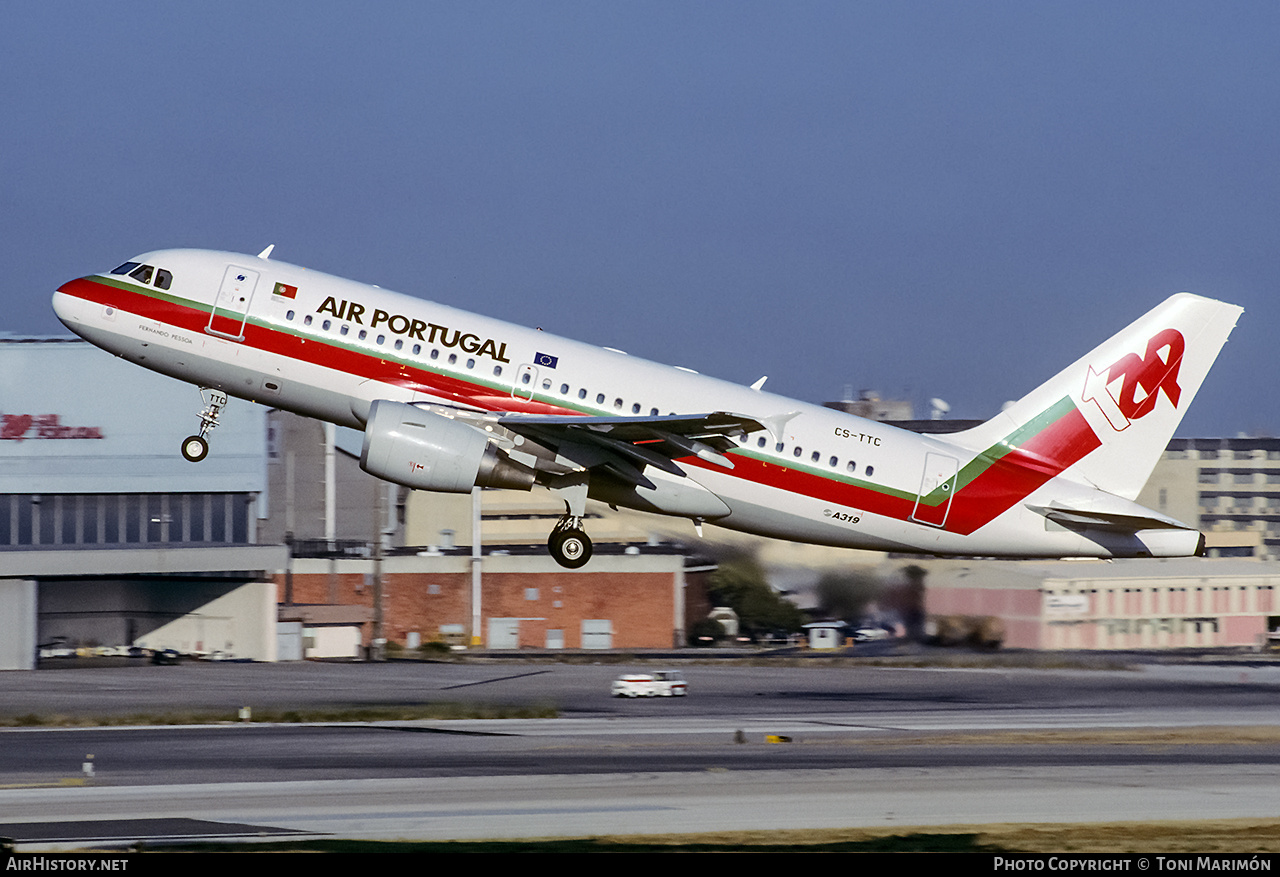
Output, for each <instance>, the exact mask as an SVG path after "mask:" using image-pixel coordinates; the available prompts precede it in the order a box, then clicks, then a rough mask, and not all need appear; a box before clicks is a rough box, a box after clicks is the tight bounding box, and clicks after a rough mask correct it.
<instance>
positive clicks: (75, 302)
mask: <svg viewBox="0 0 1280 877" xmlns="http://www.w3.org/2000/svg"><path fill="white" fill-rule="evenodd" d="M80 282H81V281H79V280H72V281H70V282H68V283H64V284H62V285H61V286H59V287H58V290H57V291H56V292H55V293H54V294H53V313H54V314H55V315H56V316H57V318H58V319H59V320H61V321H62V325H64V326H66V327H67V328H68V329H70V330H71V331H72V332H75V331H76V330H77V327H78V326H79V325H80V324H81V323H82V322H84V309H85V306H86V304H87V302H86V301H85V300H84V299H83V298H81V297H80V296H78V295H76V294H75V293H74V292H73V291H72V290H74V289H75V287H76V286H77V285H78V284H79V283H80Z"/></svg>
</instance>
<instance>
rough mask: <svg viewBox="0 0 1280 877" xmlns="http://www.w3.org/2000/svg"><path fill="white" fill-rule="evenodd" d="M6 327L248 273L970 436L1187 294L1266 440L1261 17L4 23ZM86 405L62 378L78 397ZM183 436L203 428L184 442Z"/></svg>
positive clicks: (1054, 9)
mask: <svg viewBox="0 0 1280 877" xmlns="http://www.w3.org/2000/svg"><path fill="white" fill-rule="evenodd" d="M5 11H6V28H5V30H4V32H3V34H0V77H3V79H2V81H3V82H4V83H6V88H5V97H4V102H3V107H4V113H3V114H2V115H0V194H2V196H3V197H2V201H0V203H2V204H3V206H4V209H3V211H0V231H2V233H0V241H3V244H2V245H3V247H4V251H5V256H6V264H7V266H8V271H7V277H6V288H5V289H4V290H3V292H0V295H2V296H3V299H4V301H5V302H6V307H5V310H4V317H3V319H2V320H0V331H6V332H12V333H54V332H60V331H61V326H60V325H59V324H58V323H57V321H56V319H55V318H54V317H53V315H52V313H51V311H50V310H49V304H48V302H49V294H50V293H51V292H52V290H53V289H54V288H56V287H57V286H58V285H59V284H60V283H62V282H63V281H65V280H68V279H70V278H72V277H76V276H80V275H83V274H87V273H90V272H93V271H97V270H102V269H105V268H110V267H113V266H114V265H116V264H118V263H119V262H121V261H123V260H124V259H125V258H127V257H128V256H131V255H134V254H136V253H140V252H144V251H146V250H151V249H158V248H162V247H174V246H198V247H210V248H219V249H229V250H236V251H240V252H249V253H256V252H258V251H259V250H261V249H262V248H263V247H264V246H266V245H267V244H269V243H275V244H276V250H275V254H274V257H275V258H278V259H281V260H284V261H288V262H294V263H297V264H302V265H307V266H310V267H313V268H317V269H321V270H325V271H329V272H331V273H335V274H340V275H343V276H347V277H353V278H355V279H358V280H364V281H367V282H370V283H377V284H380V285H382V286H384V287H387V288H391V289H396V290H400V291H403V292H408V293H412V294H415V295H420V296H423V297H425V298H431V299H435V300H439V301H443V302H448V303H450V304H454V305H458V306H462V307H466V308H469V309H471V310H475V311H479V312H482V313H485V314H489V315H493V316H497V317H502V318H506V319H509V320H512V321H514V322H519V323H524V324H532V325H538V326H542V327H543V328H544V329H546V330H548V331H554V332H557V333H559V334H563V335H567V336H570V337H574V338H579V339H581V340H584V341H590V342H594V343H597V344H602V345H609V346H613V347H618V348H621V349H624V350H627V351H629V352H631V353H633V354H636V355H641V356H646V357H648V358H651V359H656V360H659V361H663V362H669V363H673V364H679V365H685V366H688V367H691V368H695V369H697V370H699V371H702V372H705V373H708V374H714V375H716V376H719V377H723V378H727V379H730V380H735V381H740V382H742V383H750V382H752V381H754V380H755V379H756V378H758V377H760V376H761V375H763V374H768V375H769V376H770V379H769V384H768V386H769V389H770V390H773V391H774V392H780V393H784V394H786V395H791V396H796V397H799V398H803V399H808V400H812V401H823V400H827V399H834V398H838V397H839V396H841V395H842V393H843V392H844V388H845V386H846V385H852V387H853V388H854V389H855V390H858V389H862V388H872V389H876V390H878V391H879V392H880V393H881V394H882V395H887V396H903V395H905V396H907V397H909V398H911V399H913V400H914V401H916V403H917V407H918V410H919V409H923V407H924V403H925V400H927V399H928V398H930V397H933V396H938V397H941V398H943V399H946V400H947V401H948V402H950V403H951V405H952V410H953V416H956V417H986V416H989V415H991V414H993V413H994V412H995V411H996V410H998V408H999V406H1000V404H1001V403H1002V402H1003V401H1005V400H1006V399H1010V398H1014V397H1017V396H1019V395H1022V394H1023V393H1024V392H1025V391H1027V390H1029V389H1031V387H1032V386H1034V385H1035V384H1037V383H1039V382H1040V381H1041V380H1043V379H1045V378H1047V377H1049V376H1050V375H1051V374H1053V373H1055V372H1056V371H1057V370H1058V369H1059V368H1061V367H1062V366H1065V365H1066V364H1068V363H1069V362H1071V361H1072V360H1074V359H1075V358H1076V357H1078V356H1080V355H1081V354H1083V353H1085V352H1086V351H1087V350H1088V349H1089V348H1091V347H1092V346H1093V345H1094V344H1095V343H1097V342H1098V341H1101V340H1102V339H1103V338H1105V337H1106V336H1108V335H1110V334H1111V333H1112V332H1114V331H1115V330H1116V329H1118V328H1120V327H1121V326H1122V325H1124V324H1125V323H1127V322H1129V321H1130V320H1132V319H1133V318H1135V317H1137V316H1138V315H1139V314H1141V313H1142V312H1144V311H1146V310H1147V309H1148V308H1150V307H1152V306H1154V305H1155V304H1156V303H1157V302H1159V301H1160V300H1162V299H1163V298H1164V297H1166V296H1167V295H1169V294H1172V293H1174V292H1179V291H1192V292H1198V293H1201V294H1205V295H1211V296H1214V297H1217V298H1222V299H1225V300H1227V301H1231V302H1234V303H1236V304H1240V305H1242V306H1244V308H1245V309H1246V313H1245V315H1244V316H1243V317H1242V319H1241V322H1240V325H1239V327H1238V328H1237V330H1236V332H1235V334H1234V335H1233V337H1232V341H1231V342H1230V343H1229V344H1228V346H1227V348H1226V349H1225V350H1224V352H1223V355H1222V357H1221V359H1220V360H1219V363H1218V365H1217V367H1216V368H1215V370H1214V371H1213V372H1212V373H1211V374H1210V376H1209V379H1208V381H1207V382H1206V384H1205V387H1204V389H1203V390H1202V392H1201V395H1200V396H1199V397H1198V398H1197V399H1196V402H1195V404H1194V405H1193V406H1192V408H1191V411H1190V413H1189V414H1188V416H1187V419H1186V420H1185V421H1184V426H1183V429H1182V430H1180V434H1183V435H1234V434H1236V433H1237V432H1251V433H1275V432H1277V431H1280V411H1278V409H1277V405H1276V402H1275V398H1276V395H1277V393H1276V390H1275V386H1276V384H1277V379H1278V378H1280V359H1278V358H1277V356H1276V354H1275V347H1276V343H1275V335H1276V328H1277V326H1278V325H1280V320H1278V316H1280V314H1278V312H1280V304H1278V303H1277V301H1276V295H1275V290H1276V284H1277V279H1278V278H1280V256H1277V247H1278V246H1280V159H1278V158H1277V156H1278V155H1280V51H1277V49H1276V46H1277V44H1280V4H1276V3H1274V2H1267V3H1262V2H1257V3H1255V2H1216V3H1191V2H1176V0H1174V2H1170V0H1165V2H1128V3H1125V2H1101V3H1092V2H1085V0H1073V2H1064V3H1056V2H1037V3H1025V2H980V0H979V2H967V3H956V2H940V3H935V2H877V3H857V2H835V3H823V2H813V3H803V2H775V3H757V2H723V3H722V2H703V3H676V2H670V3H665V2H648V3H626V2H616V3H599V2H582V3H557V2H522V3H514V2H495V3H484V2H466V3H462V2H458V3H428V2H410V3H390V2H373V3H367V4H354V3H333V2H309V3H291V2H254V3H241V2H219V3H128V2H112V3H87V2H57V0H53V2H41V3H29V2H24V0H15V2H11V3H9V4H6V7H5ZM64 377H66V378H71V377H73V376H64ZM183 416H185V415H183Z"/></svg>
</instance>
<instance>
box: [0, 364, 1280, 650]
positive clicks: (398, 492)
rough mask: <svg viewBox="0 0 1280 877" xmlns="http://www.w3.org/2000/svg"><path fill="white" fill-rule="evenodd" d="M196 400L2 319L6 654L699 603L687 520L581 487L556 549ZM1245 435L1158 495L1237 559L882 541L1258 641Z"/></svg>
mask: <svg viewBox="0 0 1280 877" xmlns="http://www.w3.org/2000/svg"><path fill="white" fill-rule="evenodd" d="M201 407H202V406H201V400H200V396H199V393H198V391H197V390H196V389H195V388H194V387H191V386H189V385H186V384H182V383H180V382H177V381H173V380H170V379H168V378H165V377H162V376H160V375H156V374H153V373H150V372H147V371H145V370H143V369H139V368H137V367H136V366H132V365H129V364H127V363H125V362H123V361H121V360H118V359H114V358H112V357H110V356H108V355H106V354H104V353H102V352H101V351H98V350H96V349H95V348H92V347H91V346H89V345H88V344H85V343H83V342H80V341H78V340H72V339H17V338H9V339H0V669H25V668H31V667H33V666H34V665H35V656H36V655H37V653H38V652H39V651H40V650H41V649H42V648H43V649H45V650H57V649H59V648H62V649H71V648H75V647H85V646H108V647H128V646H139V647H143V648H175V649H178V650H179V651H182V652H190V653H211V654H218V653H221V654H222V655H225V656H229V657H237V658H250V659H255V660H267V661H270V660H288V659H300V658H306V657H338V656H354V655H358V654H361V653H362V651H363V650H364V649H365V648H367V647H368V646H369V645H370V644H371V643H373V642H374V641H375V640H376V639H377V638H379V637H381V638H383V639H385V640H386V641H387V642H388V643H390V644H395V645H401V646H410V647H411V646H414V645H417V644H419V643H423V642H428V641H432V640H442V641H445V642H448V643H450V644H462V645H481V646H486V647H489V648H551V649H555V648H565V649H578V648H584V649H585V648H626V649H643V648H670V647H672V646H674V645H681V644H683V643H684V641H685V632H686V631H687V629H688V628H689V626H690V625H691V624H692V622H694V621H696V620H698V619H700V618H702V617H704V616H705V615H706V614H707V613H708V612H709V611H710V609H711V606H710V604H709V603H708V602H707V597H706V589H705V574H706V572H707V571H708V570H709V569H710V567H709V566H708V565H707V564H706V563H705V562H704V561H699V560H697V559H696V558H691V557H689V556H688V555H687V552H686V550H685V549H683V548H680V547H677V546H676V545H673V544H672V542H671V533H672V532H673V531H675V532H677V533H679V532H680V531H679V528H680V527H681V526H683V527H684V528H685V529H687V530H689V531H692V527H691V526H689V525H688V524H687V522H681V521H678V520H673V519H663V518H658V517H654V516H633V515H626V514H621V515H615V514H613V513H612V512H610V511H609V510H608V509H607V508H604V507H601V506H596V505H592V506H591V507H589V513H590V514H591V515H593V516H594V517H595V519H594V520H593V521H592V522H591V532H592V535H593V537H594V538H595V539H596V546H597V552H596V556H595V557H594V558H593V559H592V562H591V563H590V564H588V565H587V566H586V567H585V568H584V569H582V570H576V571H572V572H570V571H566V570H563V569H561V568H560V567H558V566H556V565H555V564H554V563H553V562H552V561H551V560H550V559H549V558H548V557H547V556H546V554H545V550H544V549H543V547H542V546H543V543H544V542H545V540H546V534H547V533H548V532H549V531H550V528H551V526H552V524H553V523H554V521H555V519H556V518H557V517H559V515H560V514H561V511H562V510H561V509H560V508H559V507H558V505H557V503H556V501H555V499H554V498H553V497H551V496H550V495H547V494H545V493H540V492H538V491H534V492H533V493H519V492H510V491H482V492H478V493H477V494H476V496H475V497H474V503H473V497H472V496H467V495H462V496H441V495H436V494H424V493H421V492H415V491H407V490H404V489H400V488H396V487H395V486H393V485H387V484H385V483H383V482H380V481H378V480H377V479H374V478H372V477H371V476H368V475H366V474H365V473H364V472H362V471H360V469H359V465H358V457H359V453H360V444H361V434H360V433H359V432H356V431H354V430H346V429H341V428H336V427H332V426H326V425H324V424H320V423H318V422H316V421H313V420H308V419H306V418H301V417H297V416H295V415H292V414H288V413H285V412H281V411H269V410H267V409H265V408H262V407H260V406H256V405H252V404H249V403H246V402H242V401H239V400H233V401H232V403H231V405H230V407H229V409H228V410H227V412H226V413H225V414H224V416H223V418H222V424H221V425H220V426H219V427H218V429H217V430H216V431H215V432H214V433H213V436H212V448H213V450H212V452H211V453H210V455H209V457H208V458H207V459H206V460H204V461H203V462H201V463H199V464H191V463H187V462H186V461H185V460H183V459H182V457H181V456H180V454H179V453H178V449H177V448H178V440H179V439H180V438H181V437H182V436H183V435H185V434H186V433H188V432H194V431H195V429H196V426H197V424H198V412H199V411H200V408H201ZM1249 441H1251V442H1254V444H1256V445H1257V446H1256V447H1255V446H1254V445H1249V446H1247V447H1246V446H1245V442H1244V440H1226V439H1223V440H1194V441H1193V442H1187V441H1186V440H1177V441H1175V446H1171V451H1170V453H1169V455H1167V456H1168V457H1169V461H1168V462H1169V465H1168V466H1166V467H1165V468H1164V469H1163V470H1162V469H1160V468H1158V469H1157V473H1156V477H1154V478H1153V486H1152V488H1151V489H1152V490H1154V491H1156V493H1157V497H1155V498H1153V499H1152V500H1151V503H1152V505H1153V507H1157V508H1169V509H1170V512H1171V513H1173V512H1174V509H1173V506H1174V505H1175V504H1176V503H1177V502H1179V501H1181V502H1184V504H1185V503H1188V502H1196V503H1197V504H1198V507H1199V508H1201V509H1202V510H1204V511H1205V512H1206V513H1211V514H1213V515H1217V517H1216V518H1213V519H1212V520H1210V519H1208V518H1206V520H1205V524H1206V525H1207V526H1204V527H1203V528H1204V529H1207V530H1210V531H1211V532H1218V533H1220V534H1222V537H1220V538H1221V543H1220V544H1222V545H1223V548H1224V551H1223V553H1232V554H1239V553H1240V552H1241V548H1240V547H1239V546H1238V545H1236V544H1235V543H1239V542H1244V543H1247V544H1252V545H1254V546H1255V556H1254V557H1253V558H1239V557H1234V558H1231V559H1230V560H1226V559H1224V560H1218V561H1213V560H1169V561H1122V562H1117V563H1114V564H1107V563H1088V562H1077V563H1062V564H1046V563H1018V562H994V561H988V562H977V561H970V562H965V563H960V562H957V561H933V560H924V559H919V560H913V559H906V560H895V561H893V562H894V563H896V564H898V565H901V564H903V563H914V564H918V565H919V566H921V567H923V568H925V569H926V570H927V571H928V576H927V578H926V580H925V586H926V593H927V597H926V599H927V609H928V611H929V612H930V613H933V614H951V613H954V614H960V615H969V616H973V615H982V616H987V615H990V616H996V617H999V618H1000V619H1001V620H1002V621H1003V623H1004V626H1005V629H1006V631H1007V637H1006V640H1005V644H1006V645H1007V646H1025V647H1029V648H1131V647H1179V646H1228V645H1251V644H1255V643H1256V642H1258V641H1259V639H1260V638H1261V637H1262V636H1264V635H1265V633H1266V631H1268V630H1273V629H1275V628H1276V627H1277V621H1278V619H1277V617H1276V615H1275V614H1274V613H1276V612H1277V611H1278V610H1277V609H1276V608H1275V603H1274V588H1275V583H1276V579H1277V578H1280V575H1278V574H1277V570H1278V569H1280V564H1276V563H1274V562H1271V561H1269V560H1267V559H1265V558H1267V557H1269V555H1270V553H1271V551H1272V550H1273V549H1272V546H1271V539H1270V537H1271V535H1272V534H1271V533H1270V530H1271V529H1273V528H1274V526H1275V524H1274V522H1273V521H1271V520H1270V517H1271V512H1272V511H1274V509H1273V508H1272V506H1273V505H1274V501H1273V499H1274V498H1273V497H1271V492H1272V491H1271V489H1270V487H1268V486H1267V485H1269V484H1270V483H1271V481H1273V480H1275V479H1276V478H1277V477H1280V476H1277V475H1276V474H1275V473H1274V472H1273V471H1272V470H1273V469H1275V467H1276V466H1277V465H1280V463H1277V462H1275V460H1276V458H1277V457H1280V448H1273V447H1272V446H1271V445H1270V444H1268V443H1267V442H1266V441H1265V440H1249ZM1178 442H1182V444H1178ZM1215 442H1216V443H1218V444H1217V445H1216V447H1210V445H1211V444H1214V443H1215ZM1214 451H1217V453H1218V456H1216V457H1215V455H1214V453H1213V452H1214ZM1246 454H1247V455H1248V457H1247V460H1248V461H1251V462H1246V457H1245V455H1246ZM1224 456H1229V458H1230V462H1229V463H1222V462H1218V461H1220V460H1222V459H1223V458H1224ZM1189 459H1194V460H1197V461H1198V460H1203V461H1204V463H1202V464H1199V465H1198V466H1197V467H1196V468H1188V460H1189ZM1162 465H1164V464H1162ZM1245 469H1249V472H1248V473H1245V472H1244V470H1245ZM1182 470H1186V471H1187V472H1190V475H1186V474H1182V475H1180V474H1179V473H1180V472H1182ZM1277 471H1280V470H1277ZM1224 472H1225V473H1226V474H1223V473H1224ZM1245 475H1248V483H1245V480H1246V479H1245ZM1190 479H1194V480H1196V481H1197V482H1198V484H1196V485H1190V486H1188V485H1186V484H1184V483H1183V482H1186V481H1188V480H1190ZM1224 479H1227V480H1228V481H1229V482H1230V486H1229V487H1226V488H1224V486H1223V484H1224ZM1197 487H1198V488H1199V491H1197ZM1224 490H1229V491H1231V492H1232V497H1233V498H1232V499H1231V500H1230V501H1229V502H1230V503H1231V506H1230V508H1228V509H1227V510H1226V511H1224V510H1223V507H1224V501H1223V500H1221V498H1220V496H1219V495H1221V494H1223V491H1224ZM1246 494H1247V495H1246ZM1197 496H1198V502H1197V499H1195V498H1197ZM1241 497H1243V499H1242V498H1241ZM1246 506H1247V514H1248V518H1247V523H1246V524H1244V525H1243V529H1238V530H1237V529H1236V528H1237V527H1241V526H1242V525H1241V524H1240V521H1242V520H1245V519H1244V518H1242V517H1240V516H1241V515H1243V514H1245V513H1246V512H1245V509H1246ZM1190 507H1191V506H1190V505H1188V508H1190ZM476 522H478V523H479V525H480V528H481V531H482V532H483V543H484V546H483V551H482V552H481V554H480V556H478V557H473V556H472V553H471V548H470V546H471V544H472V542H473V541H474V540H473V539H472V533H473V531H474V527H475V526H476ZM1188 523H1198V521H1194V522H1193V521H1190V520H1189V521H1188ZM1228 526H1229V527H1230V528H1231V531H1230V533H1228V532H1227V531H1226V529H1225V528H1226V527H1228ZM650 527H653V528H661V529H662V530H663V531H664V532H661V533H660V532H659V531H658V530H657V529H655V530H653V531H652V532H651V531H650V529H649V528H650ZM1231 534H1243V535H1244V536H1245V539H1244V540H1240V539H1238V538H1236V537H1234V536H1231ZM708 535H709V536H710V537H711V538H712V539H716V538H718V537H717V536H716V535H714V528H711V527H708ZM1227 537H1230V538H1233V539H1235V543H1230V545H1229V540H1228V538H1227ZM1211 544H1212V540H1211ZM793 547H794V548H795V549H796V550H795V551H791V552H788V555H787V560H786V561H785V562H784V565H789V566H791V567H793V568H795V569H799V568H801V567H803V568H804V569H805V570H806V571H812V570H814V569H818V568H823V567H826V568H831V567H832V565H833V564H843V565H846V566H862V567H865V566H868V565H872V564H874V563H875V562H876V561H877V560H880V559H882V558H883V556H882V555H881V556H879V557H870V556H868V555H867V554H866V553H858V552H841V551H834V550H830V549H812V550H808V549H804V548H803V547H800V546H793ZM378 594H380V595H381V599H380V601H379V600H377V599H375V596H376V595H378ZM379 605H380V606H381V611H379V609H378V606H379Z"/></svg>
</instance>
